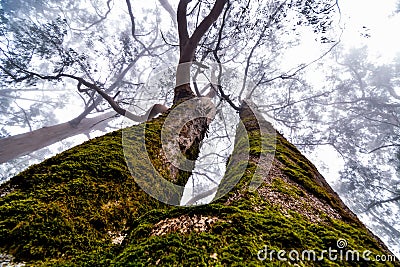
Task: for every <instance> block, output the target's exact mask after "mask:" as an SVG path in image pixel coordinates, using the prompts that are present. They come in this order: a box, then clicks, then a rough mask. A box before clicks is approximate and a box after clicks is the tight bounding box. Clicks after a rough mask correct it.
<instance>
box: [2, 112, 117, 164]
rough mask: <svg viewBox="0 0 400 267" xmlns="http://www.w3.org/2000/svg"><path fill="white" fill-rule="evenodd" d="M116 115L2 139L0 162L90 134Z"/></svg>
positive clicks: (66, 123) (59, 125) (109, 114)
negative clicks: (80, 135) (73, 137)
mask: <svg viewBox="0 0 400 267" xmlns="http://www.w3.org/2000/svg"><path fill="white" fill-rule="evenodd" d="M115 115H116V113H115V112H114V111H111V112H107V113H105V114H101V115H99V116H96V117H93V118H84V119H82V120H81V121H80V123H79V124H77V125H76V126H73V125H72V124H71V123H70V122H65V123H61V124H57V125H53V126H49V127H43V128H40V129H37V130H35V131H32V132H28V133H23V134H18V135H15V136H11V137H7V138H3V139H0V163H4V162H7V161H9V160H12V159H14V158H17V157H21V156H24V155H27V154H29V153H32V152H34V151H36V150H39V149H41V148H44V147H47V146H49V145H52V144H54V143H56V142H59V141H62V140H64V139H66V138H68V137H72V136H75V135H78V134H88V133H89V132H90V131H91V130H93V129H94V128H96V127H100V128H101V127H102V126H103V125H105V124H106V123H108V122H109V121H110V120H111V119H112V118H114V117H115Z"/></svg>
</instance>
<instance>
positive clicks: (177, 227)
mask: <svg viewBox="0 0 400 267" xmlns="http://www.w3.org/2000/svg"><path fill="white" fill-rule="evenodd" d="M217 221H223V220H221V219H219V218H217V217H208V216H203V215H193V216H188V215H181V216H179V217H176V218H168V219H165V220H162V221H160V222H158V223H157V224H155V225H154V227H153V229H152V231H151V235H152V236H161V235H166V234H168V233H171V232H177V233H182V234H186V233H190V232H193V231H194V232H204V231H208V230H210V229H211V227H212V225H213V224H214V223H216V222H217Z"/></svg>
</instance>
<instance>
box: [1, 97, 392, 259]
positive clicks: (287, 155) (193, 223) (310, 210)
mask: <svg viewBox="0 0 400 267" xmlns="http://www.w3.org/2000/svg"><path fill="white" fill-rule="evenodd" d="M166 116H168V114H163V115H162V116H160V117H158V118H156V119H153V120H152V121H150V122H147V123H145V124H144V125H143V124H142V125H137V126H133V127H131V128H130V129H129V130H130V139H129V141H130V142H129V144H128V145H129V146H131V147H132V148H133V149H135V148H136V150H138V151H139V150H140V149H139V148H140V147H141V145H140V144H139V142H140V141H139V139H140V138H139V137H138V136H137V137H135V134H140V133H141V132H142V129H143V126H145V128H146V131H147V132H149V133H151V134H149V135H146V147H147V151H149V150H151V151H153V152H151V153H150V158H151V159H152V162H153V164H154V165H155V168H156V169H158V170H160V171H163V170H164V173H165V176H166V177H167V178H168V177H169V171H168V170H167V169H168V168H169V166H167V165H163V164H164V163H165V161H164V160H163V159H160V157H161V158H162V156H161V155H160V154H159V153H157V151H158V152H159V151H161V150H162V149H161V148H160V143H161V142H160V138H158V139H157V138H156V136H158V135H159V134H160V132H161V129H162V127H163V123H164V121H165V120H166ZM240 116H241V119H242V121H243V124H244V128H243V127H242V128H240V127H238V130H237V137H236V140H235V152H234V155H233V156H232V157H231V160H230V161H229V162H228V163H227V166H228V168H227V173H226V176H225V178H224V179H225V180H228V182H229V179H231V178H234V176H235V169H236V168H238V167H240V166H244V168H245V172H244V173H243V175H241V177H239V178H240V181H239V183H237V184H236V185H235V186H234V187H233V189H232V190H230V191H228V192H225V193H226V194H224V195H223V194H222V193H221V192H223V188H219V189H218V193H217V196H218V194H219V196H220V198H219V199H218V200H216V201H215V202H213V203H211V204H209V205H204V206H197V207H174V206H169V205H166V204H163V203H160V202H158V201H156V200H155V199H153V198H152V197H150V196H149V195H148V194H146V193H145V192H144V191H143V190H142V189H141V188H140V187H139V186H138V185H137V184H136V182H135V181H136V179H138V178H140V177H143V176H146V173H147V170H146V169H145V167H144V166H145V165H146V162H145V161H146V157H147V154H146V153H147V152H146V151H143V155H142V156H138V157H135V158H127V157H126V155H124V153H123V147H122V144H121V143H122V139H121V136H122V133H121V131H116V132H113V133H110V134H107V135H105V136H102V137H99V138H96V139H93V140H90V141H88V142H86V143H84V144H82V145H79V146H77V147H74V148H72V149H70V150H67V151H65V152H63V153H61V154H59V155H57V156H55V157H53V158H50V159H48V160H46V161H44V162H43V163H41V164H39V165H35V166H32V167H30V168H29V169H28V170H26V171H24V172H22V173H21V174H19V175H17V176H15V177H14V178H12V179H11V180H10V181H8V182H7V183H5V184H3V185H2V186H1V187H0V194H1V199H0V218H1V219H0V244H1V250H2V251H1V252H4V253H8V254H12V255H13V256H14V257H15V258H16V259H15V260H14V261H15V262H18V261H28V262H30V263H32V264H33V265H35V264H39V262H40V264H43V263H49V264H50V262H51V264H55V265H76V266H82V265H84V264H85V265H87V266H110V265H111V266H128V265H142V266H148V265H151V266H155V265H159V266H167V265H168V266H184V265H204V266H231V265H242V266H262V265H273V264H274V265H278V264H286V263H287V262H291V263H292V264H294V263H297V264H299V265H303V266H331V265H335V264H336V265H338V266H366V265H367V264H368V266H381V265H382V264H383V263H379V262H373V261H370V262H366V260H365V259H363V258H362V257H363V255H362V253H363V252H364V251H366V250H368V251H371V254H370V255H369V256H370V257H372V256H374V255H383V254H384V255H391V253H390V251H388V249H387V248H386V247H385V245H384V244H383V243H382V242H381V241H380V240H379V239H378V238H377V237H376V236H374V235H373V234H371V233H370V232H369V231H368V229H367V228H366V227H365V226H364V225H363V224H362V223H361V222H360V221H359V220H358V219H357V217H356V216H355V215H354V214H353V213H352V212H351V211H350V210H349V209H348V208H347V207H346V206H345V205H344V204H343V202H342V201H341V200H340V198H339V197H338V195H337V194H336V193H335V192H334V191H333V190H332V189H331V188H330V187H329V185H328V184H327V183H326V182H325V180H324V178H323V177H322V176H321V175H320V174H319V173H318V171H317V169H316V168H315V167H314V166H313V165H312V164H311V163H310V162H309V161H308V160H307V159H306V158H305V157H304V156H303V155H301V153H300V152H299V151H298V150H297V149H296V148H295V147H294V146H293V145H291V144H290V143H289V142H288V141H287V140H286V139H285V138H283V136H281V135H280V134H279V133H275V130H274V129H273V128H272V126H271V125H270V124H269V123H268V122H266V121H264V120H262V119H260V118H259V117H257V116H256V114H255V113H254V112H253V111H252V110H251V109H249V106H247V104H243V105H242V109H241V112H240ZM256 118H257V119H256ZM185 135H186V136H190V135H191V131H186V133H185ZM245 137H248V138H249V142H248V143H249V145H250V146H249V148H245V147H244V146H243V140H242V138H245ZM190 140H194V139H190ZM196 142H197V141H195V142H194V143H196ZM263 142H266V143H267V146H263V145H262V143H263ZM271 142H272V143H275V144H276V146H275V147H276V151H275V153H274V154H273V153H272V152H271V151H272V150H271V146H269V145H268V144H271ZM125 145H126V144H125ZM192 145H193V144H192ZM197 149H198V147H197V148H196V149H195V150H196V151H197ZM140 151H141V150H140ZM140 151H139V152H138V153H140ZM193 151H194V150H193V149H189V150H182V152H183V153H184V154H185V155H187V156H189V154H190V153H192V156H193V155H194V156H196V153H197V152H196V151H195V152H193ZM246 154H248V155H247V156H246ZM264 154H265V155H266V156H265V155H264ZM271 155H274V157H270V156H271ZM264 156H265V157H264ZM233 157H235V159H232V158H233ZM267 161H268V162H267ZM233 162H235V164H233ZM269 163H272V167H271V169H270V170H269V169H268V167H267V165H268V164H269ZM127 164H128V165H131V166H133V167H134V168H133V169H134V172H133V174H131V173H130V171H129V169H128V167H127ZM253 174H256V175H257V176H259V177H258V181H259V184H257V186H253V187H252V186H251V185H249V183H250V181H252V180H253V178H254V177H253ZM236 178H237V177H236ZM178 182H179V181H178ZM181 182H182V181H181ZM225 182H226V181H225ZM225 184H227V183H225ZM228 184H229V183H228ZM154 186H156V185H154ZM346 244H347V246H345V245H346ZM338 246H339V248H338ZM340 248H341V249H340ZM280 250H285V251H286V253H288V252H289V251H291V250H294V251H295V252H296V251H297V252H298V253H299V254H296V253H295V252H292V254H290V255H288V254H283V252H279V254H278V251H280ZM323 250H325V251H328V250H334V251H336V253H335V252H332V253H333V256H336V257H337V258H336V259H334V258H332V257H329V255H328V254H327V253H325V255H323V256H324V257H322V258H321V251H323ZM347 250H351V251H355V250H357V251H359V252H360V260H359V261H356V260H345V259H343V258H342V259H340V255H342V257H344V256H343V255H346V254H345V252H346V251H347ZM302 251H307V255H309V253H311V251H315V253H316V256H317V257H319V258H320V260H319V259H315V260H312V259H311V260H309V259H307V258H306V259H302V258H301V257H302ZM339 251H341V252H342V254H340V253H339ZM343 252H344V253H343ZM296 255H298V256H299V259H295V258H296V257H297V256H296ZM289 256H290V257H291V258H289ZM310 256H311V257H312V255H310ZM283 259H286V261H287V262H286V263H282V262H280V261H282V260H283ZM387 264H388V266H399V264H398V262H391V263H387ZM391 264H392V265H391Z"/></svg>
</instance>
